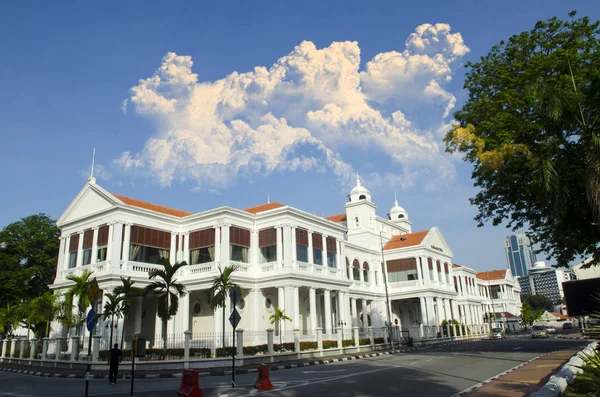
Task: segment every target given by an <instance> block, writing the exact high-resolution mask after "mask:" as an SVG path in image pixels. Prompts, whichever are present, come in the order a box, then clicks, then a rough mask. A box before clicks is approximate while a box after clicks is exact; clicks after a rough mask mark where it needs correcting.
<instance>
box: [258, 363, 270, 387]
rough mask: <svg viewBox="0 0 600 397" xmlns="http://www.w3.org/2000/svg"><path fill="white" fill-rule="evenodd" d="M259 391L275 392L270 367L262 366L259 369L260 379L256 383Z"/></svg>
mask: <svg viewBox="0 0 600 397" xmlns="http://www.w3.org/2000/svg"><path fill="white" fill-rule="evenodd" d="M254 387H256V388H257V389H258V390H273V384H272V383H271V381H270V380H269V366H268V365H266V364H261V365H260V367H258V379H257V380H256V382H255V383H254Z"/></svg>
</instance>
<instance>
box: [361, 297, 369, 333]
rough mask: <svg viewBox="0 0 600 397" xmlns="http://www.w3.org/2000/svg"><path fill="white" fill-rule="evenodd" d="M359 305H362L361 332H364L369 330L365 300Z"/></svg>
mask: <svg viewBox="0 0 600 397" xmlns="http://www.w3.org/2000/svg"><path fill="white" fill-rule="evenodd" d="M361 303H362V323H363V326H362V329H363V331H366V330H367V329H368V328H369V317H368V313H367V310H368V308H367V300H366V299H361Z"/></svg>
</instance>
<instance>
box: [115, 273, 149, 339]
mask: <svg viewBox="0 0 600 397" xmlns="http://www.w3.org/2000/svg"><path fill="white" fill-rule="evenodd" d="M121 283H122V284H121V285H119V286H118V287H117V288H115V290H114V291H113V292H114V293H115V294H117V295H119V296H120V297H121V304H122V307H121V313H122V314H123V329H122V330H121V348H123V339H124V338H125V322H126V321H127V319H128V318H129V315H130V314H131V299H132V298H134V297H136V296H141V295H142V293H143V292H144V290H142V289H141V288H137V287H134V286H133V284H135V281H131V277H127V278H125V277H121ZM111 344H112V338H111Z"/></svg>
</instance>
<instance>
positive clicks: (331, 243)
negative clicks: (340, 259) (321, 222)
mask: <svg viewBox="0 0 600 397" xmlns="http://www.w3.org/2000/svg"><path fill="white" fill-rule="evenodd" d="M326 241H327V252H333V253H334V254H337V247H336V245H337V244H336V240H335V237H327V239H326Z"/></svg>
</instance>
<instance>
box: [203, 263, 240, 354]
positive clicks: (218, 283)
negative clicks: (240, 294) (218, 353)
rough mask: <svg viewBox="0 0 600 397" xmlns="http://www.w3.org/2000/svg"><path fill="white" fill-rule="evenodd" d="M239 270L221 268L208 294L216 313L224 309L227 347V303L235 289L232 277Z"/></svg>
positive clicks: (236, 267) (234, 266)
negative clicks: (217, 310)
mask: <svg viewBox="0 0 600 397" xmlns="http://www.w3.org/2000/svg"><path fill="white" fill-rule="evenodd" d="M238 269H239V266H238V265H230V266H225V268H223V270H221V266H219V275H218V276H215V278H213V283H212V286H211V287H210V288H209V289H208V291H207V292H206V300H207V301H208V304H209V305H210V307H211V309H212V310H213V311H214V310H216V309H218V308H222V309H223V346H225V318H226V316H225V303H226V302H227V299H229V293H230V292H231V290H232V289H233V288H234V287H235V283H234V282H233V279H232V275H233V273H234V272H236V271H237V270H238Z"/></svg>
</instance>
